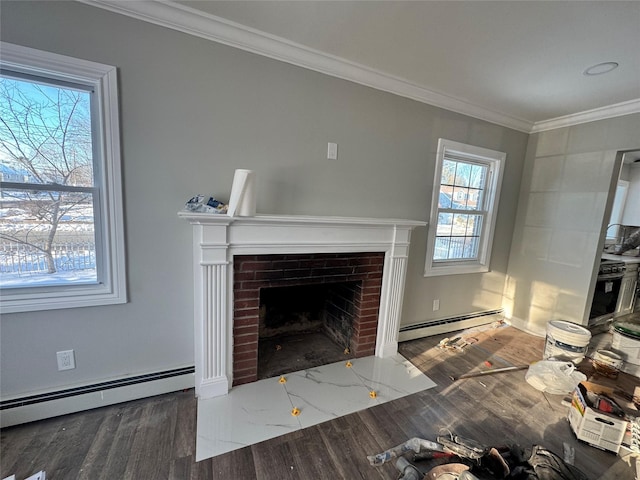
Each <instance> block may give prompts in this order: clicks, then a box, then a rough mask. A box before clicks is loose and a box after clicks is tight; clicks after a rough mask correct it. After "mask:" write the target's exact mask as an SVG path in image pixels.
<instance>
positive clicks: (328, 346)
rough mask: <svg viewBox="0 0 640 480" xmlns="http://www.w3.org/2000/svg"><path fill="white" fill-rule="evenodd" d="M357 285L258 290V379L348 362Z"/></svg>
mask: <svg viewBox="0 0 640 480" xmlns="http://www.w3.org/2000/svg"><path fill="white" fill-rule="evenodd" d="M361 284H362V282H340V283H322V284H312V285H297V286H289V287H271V288H261V289H260V313H259V336H258V379H263V378H271V377H274V376H278V375H283V374H285V373H290V372H295V371H298V370H304V369H307V368H313V367H317V366H320V365H326V364H328V363H333V362H338V361H340V360H344V359H349V358H353V355H352V353H351V352H352V350H353V349H352V345H351V337H352V334H353V323H354V311H355V298H356V295H355V294H356V291H357V290H358V289H360V288H361V287H362V285H361Z"/></svg>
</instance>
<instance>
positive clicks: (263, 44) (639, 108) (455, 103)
mask: <svg viewBox="0 0 640 480" xmlns="http://www.w3.org/2000/svg"><path fill="white" fill-rule="evenodd" d="M77 1H78V2H80V3H84V4H86V5H91V6H94V7H98V8H102V9H104V10H108V11H110V12H114V13H119V14H122V15H126V16H129V17H132V18H136V19H138V20H143V21H145V22H149V23H153V24H155V25H159V26H162V27H166V28H170V29H173V30H177V31H180V32H183V33H187V34H189V35H193V36H196V37H200V38H204V39H207V40H211V41H213V42H217V43H221V44H224V45H227V46H231V47H234V48H238V49H241V50H244V51H247V52H251V53H255V54H258V55H262V56H264V57H268V58H271V59H274V60H278V61H281V62H286V63H289V64H291V65H296V66H299V67H303V68H306V69H308V70H313V71H316V72H320V73H323V74H325V75H330V76H332V77H336V78H340V79H343V80H348V81H351V82H354V83H357V84H360V85H364V86H367V87H371V88H374V89H376V90H381V91H384V92H388V93H393V94H395V95H399V96H401V97H406V98H409V99H412V100H416V101H418V102H421V103H426V104H428V105H433V106H435V107H440V108H443V109H446V110H449V111H453V112H456V113H460V114H463V115H467V116H470V117H473V118H477V119H480V120H485V121H487V122H491V123H495V124H497V125H501V126H503V127H507V128H512V129H514V130H518V131H521V132H524V133H536V132H541V131H544V130H552V129H555V128H562V127H568V126H571V125H578V124H580V123H586V122H592V121H595V120H602V119H606V118H612V117H617V116H622V115H628V114H630V113H637V112H640V99H636V100H632V101H629V102H623V103H619V104H616V105H610V106H606V107H602V108H597V109H593V110H588V111H585V112H579V113H576V114H571V115H566V116H563V117H557V118H552V119H548V120H542V121H539V122H533V121H530V120H526V119H523V118H519V117H515V116H513V115H509V114H505V113H503V112H499V111H495V110H492V109H489V108H486V107H483V106H480V105H477V104H475V103H472V102H469V101H467V100H464V99H461V98H456V97H453V96H450V95H447V94H444V93H441V92H437V91H435V90H430V89H428V88H425V87H423V86H420V85H417V84H415V83H412V82H409V81H407V80H405V79H403V78H400V77H397V76H394V75H390V74H388V73H385V72H382V71H379V70H375V69H373V68H370V67H367V66H365V65H361V64H358V63H355V62H351V61H349V60H345V59H343V58H340V57H337V56H334V55H330V54H327V53H325V52H321V51H319V50H315V49H312V48H309V47H306V46H304V45H301V44H298V43H295V42H292V41H290V40H287V39H284V38H282V37H278V36H275V35H271V34H269V33H266V32H262V31H260V30H257V29H254V28H251V27H247V26H245V25H241V24H239V23H236V22H232V21H230V20H227V19H224V18H221V17H217V16H215V15H211V14H209V13H206V12H202V11H200V10H196V9H193V8H191V7H187V6H185V5H181V4H177V3H174V2H172V1H170V0H154V1H123V0H77Z"/></svg>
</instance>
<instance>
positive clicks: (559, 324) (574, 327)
mask: <svg viewBox="0 0 640 480" xmlns="http://www.w3.org/2000/svg"><path fill="white" fill-rule="evenodd" d="M590 341H591V332H590V331H589V330H588V329H586V328H584V327H583V326H581V325H578V324H577V323H571V322H567V321H565V320H551V321H550V322H549V323H548V324H547V337H546V341H545V344H544V353H543V358H544V359H545V360H546V359H547V358H550V357H553V358H556V359H557V360H569V361H571V362H573V363H575V364H578V363H580V362H581V361H582V360H583V359H584V356H585V354H586V353H587V348H588V347H589V342H590Z"/></svg>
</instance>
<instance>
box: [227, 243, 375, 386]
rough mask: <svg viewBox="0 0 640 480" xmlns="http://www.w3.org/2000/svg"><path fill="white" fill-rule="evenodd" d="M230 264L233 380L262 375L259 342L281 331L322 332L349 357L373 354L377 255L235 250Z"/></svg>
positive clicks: (253, 379)
mask: <svg viewBox="0 0 640 480" xmlns="http://www.w3.org/2000/svg"><path fill="white" fill-rule="evenodd" d="M233 266H234V268H233V278H234V283H233V285H234V286H233V292H234V305H233V307H234V308H233V311H234V314H233V385H240V384H243V383H248V382H253V381H256V380H257V379H258V378H259V377H260V376H261V375H260V374H259V370H260V367H261V366H262V365H261V364H260V362H259V355H258V353H259V350H260V348H259V344H260V339H266V338H270V337H275V336H278V335H286V334H287V333H290V334H294V333H303V332H322V334H323V335H325V336H327V337H330V338H331V339H332V340H334V341H335V343H336V344H338V345H340V344H341V347H342V350H343V351H344V350H347V351H348V353H347V354H346V355H348V356H350V357H351V356H353V357H364V356H368V355H373V354H374V352H375V346H376V334H377V326H378V313H379V306H380V293H381V291H382V273H383V268H384V253H383V252H353V253H310V254H274V255H237V256H234V258H233ZM283 304H284V305H283ZM294 307H295V308H294ZM269 313H271V316H269V315H268V314H269ZM261 320H262V321H261ZM265 321H266V323H265ZM298 338H300V337H298ZM276 345H280V344H277V343H276ZM280 346H281V347H282V345H280ZM285 354H286V352H282V353H281V354H280V356H281V357H283V356H285ZM311 354H313V352H311ZM318 361H319V362H321V361H322V360H321V358H319V359H318ZM327 363H328V362H327ZM319 364H320V363H317V364H316V365H313V362H310V363H307V362H304V365H302V366H303V367H305V368H306V367H309V366H318V365H319ZM276 370H277V371H279V373H285V372H284V371H282V370H281V369H276ZM295 370H300V368H293V369H292V370H290V371H295Z"/></svg>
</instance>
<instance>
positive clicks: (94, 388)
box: [0, 366, 195, 427]
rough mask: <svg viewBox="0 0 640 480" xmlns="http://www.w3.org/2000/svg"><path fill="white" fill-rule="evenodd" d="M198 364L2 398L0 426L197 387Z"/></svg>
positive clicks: (0, 401)
mask: <svg viewBox="0 0 640 480" xmlns="http://www.w3.org/2000/svg"><path fill="white" fill-rule="evenodd" d="M194 373H195V367H194V366H188V367H181V368H175V369H172V370H164V371H161V372H155V373H148V374H143V375H136V376H132V377H125V378H120V379H116V380H110V381H106V382H99V383H93V384H89V385H83V386H80V387H74V388H66V389H62V390H56V391H51V392H45V393H40V394H36V395H26V396H23V397H16V398H10V399H6V400H0V411H1V412H2V415H1V416H0V419H1V422H0V426H1V427H6V426H10V425H16V424H19V423H26V422H30V421H34V420H41V419H43V418H49V417H54V416H58V415H65V414H67V413H72V412H78V411H82V410H88V409H91V408H96V407H101V406H106V405H112V404H114V403H120V402H125V401H129V400H135V399H138V398H144V397H148V396H153V395H159V394H162V393H169V392H172V391H178V390H182V389H185V388H192V387H193V386H194Z"/></svg>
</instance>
